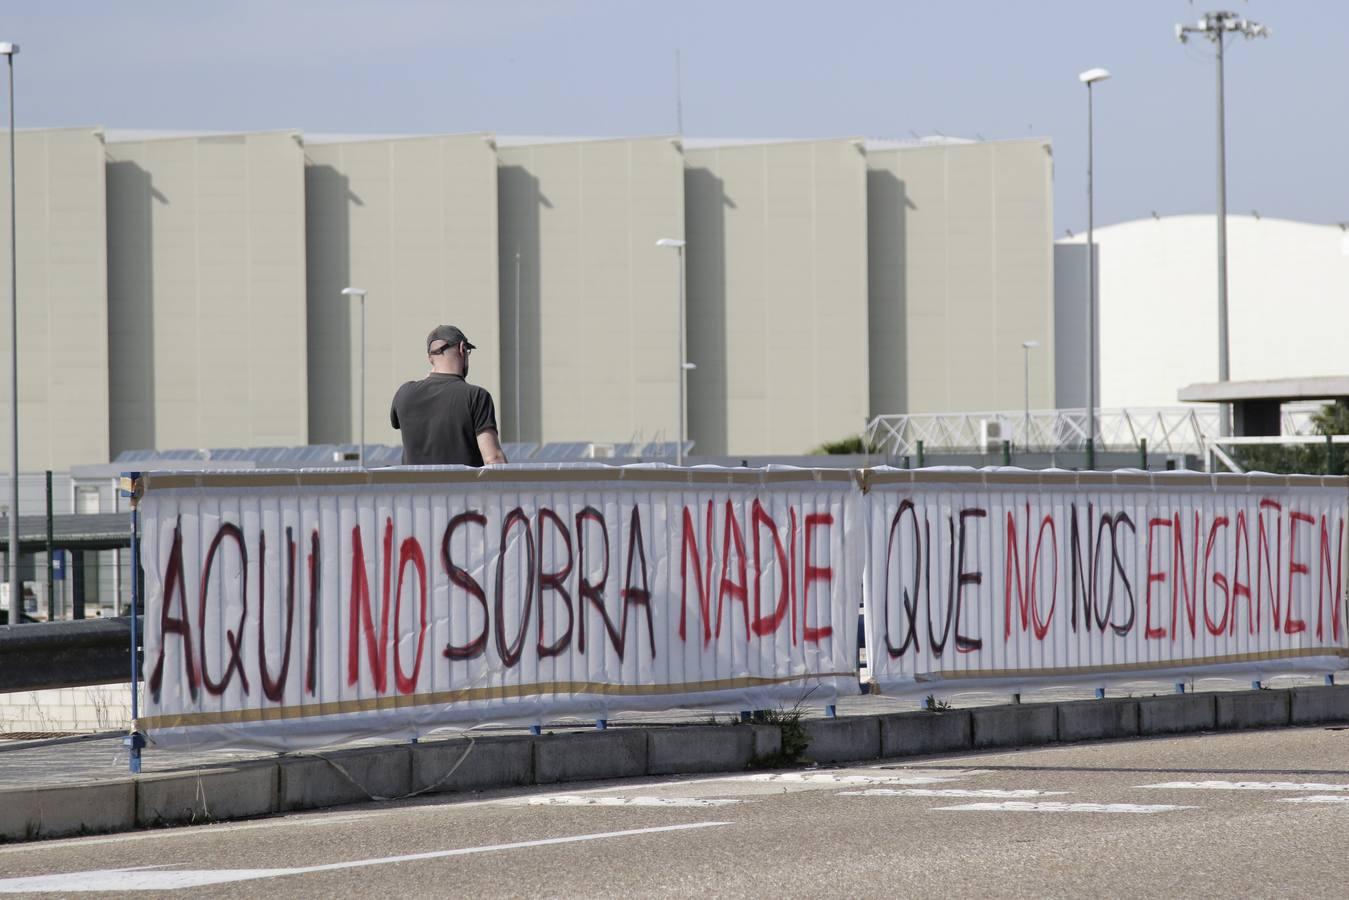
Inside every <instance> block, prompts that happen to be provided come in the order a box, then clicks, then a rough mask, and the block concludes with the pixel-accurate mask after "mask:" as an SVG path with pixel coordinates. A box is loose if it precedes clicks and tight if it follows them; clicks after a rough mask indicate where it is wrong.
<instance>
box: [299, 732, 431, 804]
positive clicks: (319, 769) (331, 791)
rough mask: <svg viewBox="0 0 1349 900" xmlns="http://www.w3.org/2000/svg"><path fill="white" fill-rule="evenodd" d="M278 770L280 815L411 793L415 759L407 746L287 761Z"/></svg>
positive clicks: (340, 751) (376, 748)
mask: <svg viewBox="0 0 1349 900" xmlns="http://www.w3.org/2000/svg"><path fill="white" fill-rule="evenodd" d="M277 765H278V767H279V768H280V782H279V785H278V787H277V796H278V803H277V808H278V810H279V811H281V812H288V811H290V810H292V809H316V808H318V807H321V806H341V805H343V804H344V803H361V802H364V801H367V800H379V799H388V798H393V797H405V796H407V795H408V794H410V793H412V759H411V754H410V752H409V750H408V747H407V745H401V746H392V747H360V748H356V749H352V750H336V751H333V752H330V753H315V754H311V755H307V756H294V757H286V758H284V759H282V760H280V761H278V763H277Z"/></svg>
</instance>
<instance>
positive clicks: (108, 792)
mask: <svg viewBox="0 0 1349 900" xmlns="http://www.w3.org/2000/svg"><path fill="white" fill-rule="evenodd" d="M135 827H136V782H135V781H134V780H133V779H130V778H128V779H124V780H119V781H105V782H102V783H100V784H73V785H60V786H56V787H44V788H29V789H19V790H11V791H0V837H2V838H4V839H5V840H19V841H21V840H31V839H33V838H51V837H63V836H66V835H72V834H101V833H103V832H108V831H128V830H130V829H132V828H135Z"/></svg>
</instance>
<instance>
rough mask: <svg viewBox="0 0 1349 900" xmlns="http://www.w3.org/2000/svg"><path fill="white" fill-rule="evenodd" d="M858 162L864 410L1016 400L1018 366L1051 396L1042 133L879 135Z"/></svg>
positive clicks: (970, 408) (983, 407)
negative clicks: (976, 137)
mask: <svg viewBox="0 0 1349 900" xmlns="http://www.w3.org/2000/svg"><path fill="white" fill-rule="evenodd" d="M867 168H868V172H867V179H868V192H867V194H868V197H867V199H868V212H867V219H868V231H869V254H870V255H869V261H868V268H869V291H870V311H871V312H870V328H869V334H870V350H871V376H870V397H871V411H872V413H873V414H875V415H885V414H892V413H939V412H975V411H994V410H1009V409H1020V408H1022V406H1023V405H1024V403H1025V393H1026V388H1027V380H1026V370H1027V368H1029V373H1030V374H1029V394H1030V404H1031V407H1032V408H1034V409H1046V408H1052V407H1053V405H1054V383H1055V382H1054V359H1055V352H1056V349H1055V334H1054V256H1053V227H1054V222H1053V158H1052V155H1051V152H1050V144H1049V141H1048V140H1042V139H1033V140H1019V141H988V142H978V143H974V142H943V143H939V144H934V145H931V146H902V147H895V146H890V147H887V146H885V145H883V144H877V145H873V146H872V147H871V148H870V150H869V152H868V154H867ZM1029 341H1033V342H1035V343H1037V344H1038V346H1037V347H1034V348H1031V349H1030V350H1029V357H1027V356H1026V353H1027V350H1026V348H1024V347H1023V344H1024V343H1025V342H1029ZM1027 362H1029V367H1027Z"/></svg>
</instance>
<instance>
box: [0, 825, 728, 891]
mask: <svg viewBox="0 0 1349 900" xmlns="http://www.w3.org/2000/svg"><path fill="white" fill-rule="evenodd" d="M730 824H731V823H730V822H694V823H690V824H687V825H664V826H661V827H658V828H633V829H629V830H627V831H605V832H600V833H598V834H578V835H572V836H570V837H560V838H545V839H542V840H537V841H517V842H515V843H511V844H489V845H487V846H482V847H463V848H460V849H457V850H434V851H431V852H430V853H409V854H407V855H406V856H385V857H380V858H377V859H356V860H351V861H350V862H340V863H328V864H327V865H321V866H303V867H300V868H294V869H184V870H180V871H173V872H166V871H162V870H154V869H144V868H137V869H99V870H95V871H91V872H63V873H61V874H57V875H33V876H29V877H24V878H5V879H0V894H20V893H24V892H32V893H70V892H74V891H169V890H182V889H183V888H192V887H203V886H205V885H211V884H228V883H230V882H235V881H255V880H257V879H260V878H279V877H281V876H283V875H305V874H308V873H310V872H335V871H338V870H341V869H359V868H364V867H366V866H383V865H388V864H390V863H400V862H416V861H418V860H424V859H443V858H444V857H447V856H467V855H469V854H472V853H491V852H494V851H497V850H521V849H524V848H527V847H545V846H549V845H552V844H572V843H577V842H580V841H599V840H605V839H607V838H617V837H630V836H632V835H637V834H655V833H657V832H663V831H689V830H691V829H695V828H715V827H717V826H719V825H730Z"/></svg>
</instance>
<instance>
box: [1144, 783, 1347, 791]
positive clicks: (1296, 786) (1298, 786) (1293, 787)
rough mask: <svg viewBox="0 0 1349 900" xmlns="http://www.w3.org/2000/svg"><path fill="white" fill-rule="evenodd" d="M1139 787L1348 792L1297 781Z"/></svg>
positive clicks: (1344, 787) (1335, 786)
mask: <svg viewBox="0 0 1349 900" xmlns="http://www.w3.org/2000/svg"><path fill="white" fill-rule="evenodd" d="M1139 787H1140V788H1160V789H1164V790H1188V791H1349V784H1318V783H1316V782H1298V781H1164V782H1162V783H1161V784H1141V785H1139Z"/></svg>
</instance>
